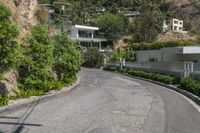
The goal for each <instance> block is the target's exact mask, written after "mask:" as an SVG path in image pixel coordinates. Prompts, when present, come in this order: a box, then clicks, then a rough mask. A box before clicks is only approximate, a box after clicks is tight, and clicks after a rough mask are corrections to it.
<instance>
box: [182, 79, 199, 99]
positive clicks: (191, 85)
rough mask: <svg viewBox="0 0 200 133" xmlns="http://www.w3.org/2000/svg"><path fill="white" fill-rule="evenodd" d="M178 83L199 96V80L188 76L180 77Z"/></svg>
mask: <svg viewBox="0 0 200 133" xmlns="http://www.w3.org/2000/svg"><path fill="white" fill-rule="evenodd" d="M180 84H181V88H182V89H184V90H186V91H189V92H191V93H194V94H195V95H198V96H200V81H198V80H196V79H193V78H191V77H188V78H184V79H182V80H181V82H180Z"/></svg>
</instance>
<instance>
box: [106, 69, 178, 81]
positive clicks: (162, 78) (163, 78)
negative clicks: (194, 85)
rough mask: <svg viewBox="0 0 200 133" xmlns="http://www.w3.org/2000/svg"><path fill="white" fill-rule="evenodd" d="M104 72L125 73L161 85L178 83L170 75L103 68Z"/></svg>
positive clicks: (176, 79)
mask: <svg viewBox="0 0 200 133" xmlns="http://www.w3.org/2000/svg"><path fill="white" fill-rule="evenodd" d="M104 69H105V70H109V71H118V72H120V73H126V74H129V75H132V76H136V77H142V78H147V79H152V80H155V81H159V82H162V83H166V84H176V83H178V82H179V79H178V78H176V77H173V76H170V75H164V74H158V73H152V72H144V71H136V70H132V69H125V68H124V69H122V68H120V69H118V68H117V67H114V66H113V67H112V66H111V67H105V68H104Z"/></svg>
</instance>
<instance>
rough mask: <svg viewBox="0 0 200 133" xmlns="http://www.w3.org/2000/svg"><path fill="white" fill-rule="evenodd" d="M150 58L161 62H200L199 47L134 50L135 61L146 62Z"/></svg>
mask: <svg viewBox="0 0 200 133" xmlns="http://www.w3.org/2000/svg"><path fill="white" fill-rule="evenodd" d="M150 58H154V59H157V61H161V62H173V61H194V62H196V61H197V62H200V47H173V48H163V49H160V50H140V51H136V61H137V62H148V61H149V59H150Z"/></svg>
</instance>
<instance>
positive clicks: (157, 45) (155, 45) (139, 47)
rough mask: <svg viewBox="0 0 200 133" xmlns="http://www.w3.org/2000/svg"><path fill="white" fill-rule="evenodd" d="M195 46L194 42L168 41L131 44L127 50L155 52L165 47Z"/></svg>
mask: <svg viewBox="0 0 200 133" xmlns="http://www.w3.org/2000/svg"><path fill="white" fill-rule="evenodd" d="M191 45H195V43H194V42H190V41H184V42H178V41H170V42H153V43H144V42H143V43H132V44H130V45H129V48H130V49H132V50H156V49H161V48H166V47H178V46H191Z"/></svg>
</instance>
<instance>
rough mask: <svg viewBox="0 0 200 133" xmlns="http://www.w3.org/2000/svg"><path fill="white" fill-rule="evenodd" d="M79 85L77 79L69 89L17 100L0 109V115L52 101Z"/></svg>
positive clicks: (65, 88) (78, 79)
mask: <svg viewBox="0 0 200 133" xmlns="http://www.w3.org/2000/svg"><path fill="white" fill-rule="evenodd" d="M79 85H80V78H79V77H78V78H77V80H76V82H75V83H74V84H73V85H72V86H70V87H64V88H63V89H61V90H59V91H50V92H48V93H47V94H45V95H43V96H40V97H37V96H32V97H30V98H28V99H19V100H17V101H15V102H14V103H11V104H9V105H6V106H3V107H0V114H1V113H10V112H13V111H16V110H19V109H22V108H25V107H27V106H29V105H32V104H34V103H38V102H45V101H48V100H49V99H53V98H56V97H58V96H60V95H62V94H65V93H67V92H70V91H71V90H72V89H74V88H76V87H78V86H79Z"/></svg>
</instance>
